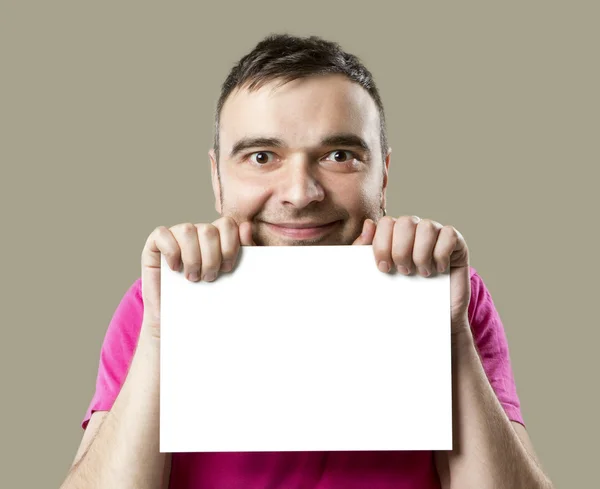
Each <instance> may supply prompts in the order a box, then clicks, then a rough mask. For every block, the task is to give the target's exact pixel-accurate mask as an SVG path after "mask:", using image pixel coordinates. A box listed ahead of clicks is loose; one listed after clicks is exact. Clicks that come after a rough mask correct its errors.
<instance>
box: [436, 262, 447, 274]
mask: <svg viewBox="0 0 600 489" xmlns="http://www.w3.org/2000/svg"><path fill="white" fill-rule="evenodd" d="M445 269H446V267H445V266H444V264H443V263H438V266H437V271H438V272H439V273H442V272H443V271H444V270H445Z"/></svg>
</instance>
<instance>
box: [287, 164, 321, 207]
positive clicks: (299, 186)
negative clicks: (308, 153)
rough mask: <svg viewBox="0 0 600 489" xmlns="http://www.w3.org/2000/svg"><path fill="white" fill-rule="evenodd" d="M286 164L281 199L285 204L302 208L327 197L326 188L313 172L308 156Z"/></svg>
mask: <svg viewBox="0 0 600 489" xmlns="http://www.w3.org/2000/svg"><path fill="white" fill-rule="evenodd" d="M286 166H287V168H286V171H285V176H284V181H283V182H282V186H281V201H282V203H283V204H284V205H286V204H287V205H293V206H294V207H297V208H300V209H301V208H304V207H307V206H308V205H309V204H311V203H312V202H321V201H322V200H323V199H324V198H325V190H324V189H323V187H322V186H321V184H320V183H319V181H318V179H317V178H316V177H315V175H314V174H313V172H314V170H313V168H312V165H311V162H310V160H309V159H308V158H299V159H298V160H296V161H290V162H288V165H286Z"/></svg>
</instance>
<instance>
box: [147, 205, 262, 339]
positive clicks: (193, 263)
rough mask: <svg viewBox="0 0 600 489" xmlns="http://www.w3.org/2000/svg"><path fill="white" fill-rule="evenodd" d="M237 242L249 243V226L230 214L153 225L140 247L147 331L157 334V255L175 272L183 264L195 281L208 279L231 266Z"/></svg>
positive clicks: (250, 243) (158, 323) (158, 269)
mask: <svg viewBox="0 0 600 489" xmlns="http://www.w3.org/2000/svg"><path fill="white" fill-rule="evenodd" d="M240 245H243V246H252V245H254V241H253V240H252V227H251V225H250V223H249V222H244V223H241V224H240V225H239V226H238V225H237V223H236V222H235V221H234V220H233V219H232V218H230V217H222V218H220V219H217V220H216V221H214V222H213V223H212V224H207V223H201V224H191V223H185V224H177V225H176V226H172V227H171V228H166V227H165V226H159V227H157V228H156V229H155V230H154V231H153V232H152V233H151V234H150V236H148V239H147V240H146V244H145V246H144V250H143V251H142V296H143V300H144V324H146V325H147V327H149V328H150V329H151V331H150V333H151V334H152V335H154V336H156V337H159V336H160V257H161V254H163V255H165V258H166V260H167V262H168V264H169V267H170V268H171V269H172V270H174V271H176V272H179V271H181V265H182V264H183V272H184V274H185V277H186V278H187V279H188V280H190V281H192V282H196V281H198V280H205V281H208V282H211V281H213V280H215V279H216V278H217V275H218V274H219V273H220V272H229V271H231V270H232V269H233V267H234V265H235V262H236V260H237V257H238V253H239V250H240Z"/></svg>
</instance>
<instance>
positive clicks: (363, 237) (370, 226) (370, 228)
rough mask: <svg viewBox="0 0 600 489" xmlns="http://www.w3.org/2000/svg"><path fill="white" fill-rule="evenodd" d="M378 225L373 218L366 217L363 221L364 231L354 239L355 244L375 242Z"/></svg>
mask: <svg viewBox="0 0 600 489" xmlns="http://www.w3.org/2000/svg"><path fill="white" fill-rule="evenodd" d="M376 229H377V226H376V225H375V223H374V222H373V220H372V219H365V221H364V222H363V227H362V232H361V234H360V236H359V237H358V238H356V239H355V240H354V243H352V244H353V245H370V244H372V243H373V237H374V236H375V230H376Z"/></svg>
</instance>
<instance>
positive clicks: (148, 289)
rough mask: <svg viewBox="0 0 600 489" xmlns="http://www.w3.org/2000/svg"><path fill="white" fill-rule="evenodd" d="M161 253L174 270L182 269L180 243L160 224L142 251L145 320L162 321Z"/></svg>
mask: <svg viewBox="0 0 600 489" xmlns="http://www.w3.org/2000/svg"><path fill="white" fill-rule="evenodd" d="M161 254H163V255H165V260H166V261H167V264H168V265H169V267H170V268H171V269H172V270H174V271H176V272H178V271H179V270H180V267H181V263H180V261H179V260H180V249H179V245H178V244H177V240H176V239H175V237H174V236H173V234H172V233H171V231H169V229H167V228H166V227H165V226H159V227H157V228H156V229H155V230H154V231H152V233H150V235H149V236H148V239H147V240H146V243H145V245H144V249H143V251H142V259H141V262H142V297H143V300H144V322H145V321H147V320H149V321H150V322H152V323H160V266H161Z"/></svg>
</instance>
